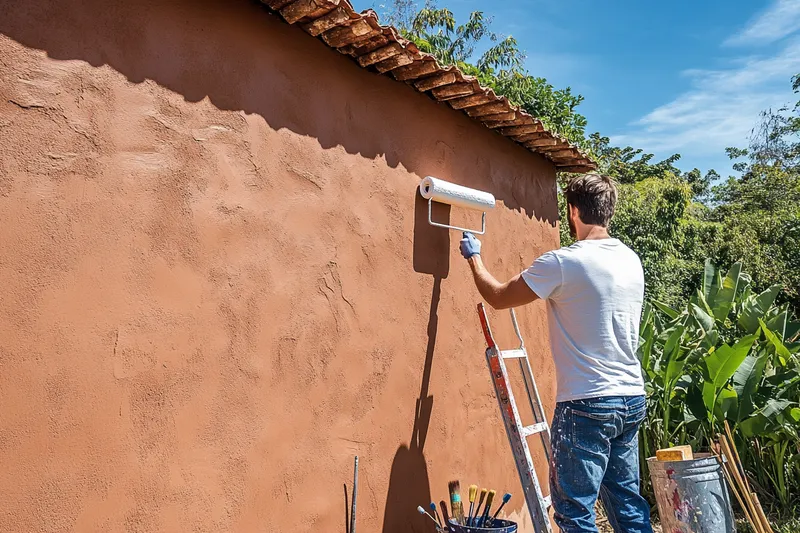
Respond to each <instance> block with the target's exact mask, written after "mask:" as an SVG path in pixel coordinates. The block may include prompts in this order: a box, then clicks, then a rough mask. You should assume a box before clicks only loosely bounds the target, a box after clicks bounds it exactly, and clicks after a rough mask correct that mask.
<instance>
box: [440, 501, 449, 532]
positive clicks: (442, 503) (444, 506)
mask: <svg viewBox="0 0 800 533" xmlns="http://www.w3.org/2000/svg"><path fill="white" fill-rule="evenodd" d="M439 507H441V508H442V520H444V525H445V527H447V526H448V524H449V523H450V516H449V515H448V514H447V503H446V502H445V501H444V500H442V501H440V502H439Z"/></svg>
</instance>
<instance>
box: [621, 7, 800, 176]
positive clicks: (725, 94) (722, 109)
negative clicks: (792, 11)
mask: <svg viewBox="0 0 800 533" xmlns="http://www.w3.org/2000/svg"><path fill="white" fill-rule="evenodd" d="M798 3H799V4H800V1H798ZM798 71H800V36H797V37H793V38H790V39H789V40H788V41H787V42H786V43H785V45H784V46H783V47H782V48H781V49H780V50H779V51H777V52H776V53H775V54H774V55H772V56H748V57H742V58H739V59H737V60H736V61H734V62H732V63H731V64H730V66H729V67H728V68H724V69H717V70H700V69H693V70H687V71H685V72H683V75H685V76H688V77H689V78H690V79H691V89H690V90H688V91H686V92H684V93H682V94H680V95H678V96H677V97H676V98H675V99H674V100H672V101H671V102H669V103H666V104H664V105H661V106H659V107H657V108H655V109H654V110H652V111H651V112H649V113H647V114H646V115H645V116H643V117H641V118H640V119H638V120H636V121H635V122H633V123H632V124H631V129H630V130H629V131H628V132H626V133H624V134H622V135H617V136H614V137H612V142H614V143H615V144H617V145H623V146H624V145H631V146H635V147H641V148H643V149H644V150H645V151H648V152H654V153H656V154H657V155H659V156H667V155H670V154H672V153H676V152H677V153H681V154H683V155H684V156H689V157H685V158H684V160H685V162H686V163H690V164H691V163H692V162H693V161H694V160H697V159H706V160H708V159H709V158H715V159H716V158H721V157H724V155H723V153H724V150H725V148H727V147H729V146H742V145H745V144H746V143H747V138H748V137H749V135H750V132H751V130H752V129H753V127H754V126H755V125H756V123H757V122H758V118H759V113H760V112H761V111H763V110H764V109H767V108H773V109H775V108H779V107H782V106H784V105H786V104H787V103H790V102H791V101H792V97H793V96H794V95H793V94H792V92H791V88H790V80H791V77H792V76H793V75H794V74H797V72H798Z"/></svg>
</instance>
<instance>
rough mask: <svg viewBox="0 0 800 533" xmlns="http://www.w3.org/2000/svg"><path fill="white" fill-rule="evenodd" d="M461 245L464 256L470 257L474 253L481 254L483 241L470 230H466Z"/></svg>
mask: <svg viewBox="0 0 800 533" xmlns="http://www.w3.org/2000/svg"><path fill="white" fill-rule="evenodd" d="M460 247H461V255H463V256H464V259H469V258H470V257H472V256H473V255H481V241H479V240H478V239H477V238H476V237H475V235H473V234H472V233H470V232H468V231H465V232H464V238H463V239H461V245H460Z"/></svg>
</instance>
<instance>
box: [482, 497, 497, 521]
mask: <svg viewBox="0 0 800 533" xmlns="http://www.w3.org/2000/svg"><path fill="white" fill-rule="evenodd" d="M495 494H497V491H495V490H490V491H489V494H487V495H486V508H485V509H484V510H483V517H482V518H481V524H480V527H483V526H484V524H486V520H488V519H489V511H490V510H491V508H492V502H493V501H494V495H495Z"/></svg>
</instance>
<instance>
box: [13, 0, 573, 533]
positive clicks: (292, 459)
mask: <svg viewBox="0 0 800 533" xmlns="http://www.w3.org/2000/svg"><path fill="white" fill-rule="evenodd" d="M0 12H2V13H3V15H2V17H0V247H1V248H2V255H0V280H2V287H0V339H1V340H0V465H2V467H0V531H3V532H32V531H37V532H39V531H87V532H88V531H98V532H109V531H114V532H117V531H120V532H123V531H124V532H139V531H147V532H181V531H187V532H189V531H209V532H212V531H213V532H249V531H263V532H277V531H284V532H292V533H301V532H309V531H324V532H334V531H344V522H345V494H344V490H343V485H344V484H345V483H347V485H348V487H349V485H350V484H351V480H352V459H353V455H356V454H357V455H359V456H360V458H361V469H360V485H359V498H358V531H360V532H377V531H383V532H391V533H400V532H404V533H405V532H410V531H416V532H431V531H432V529H431V526H430V524H428V523H426V522H425V521H424V520H423V517H420V516H419V515H417V514H416V506H417V505H418V504H426V503H427V502H430V501H431V499H435V500H436V501H439V500H441V499H444V498H445V497H446V491H447V481H448V480H450V479H460V480H461V482H462V487H463V488H464V491H466V486H468V485H469V484H470V483H479V484H480V485H482V486H487V487H491V488H495V489H497V490H498V492H502V491H505V490H509V491H511V492H513V493H514V494H515V497H514V499H513V500H512V502H511V504H509V506H508V508H509V511H510V515H511V516H512V517H513V518H516V519H518V520H520V521H521V523H522V524H523V526H524V527H523V529H522V530H523V531H530V530H531V529H530V519H529V518H528V517H527V511H526V510H525V509H524V505H523V503H522V495H521V491H520V486H519V481H518V479H517V476H516V471H515V469H514V466H513V460H512V457H511V454H510V451H509V447H508V442H507V440H506V436H505V432H504V430H503V427H502V423H501V419H500V416H499V410H498V407H497V404H496V401H495V398H494V395H493V391H492V388H491V383H490V380H489V375H488V370H487V369H486V366H485V360H484V357H483V352H484V346H485V344H484V340H483V338H482V335H481V333H480V328H479V323H478V320H477V316H476V312H475V304H476V303H477V301H478V300H479V296H478V294H477V293H476V291H475V289H474V287H473V285H472V282H471V280H470V277H469V273H468V269H467V266H466V264H465V262H464V261H463V259H462V258H461V257H460V255H459V254H458V252H457V244H458V239H459V238H460V235H459V234H457V233H455V232H452V233H448V232H447V231H443V230H436V229H434V228H432V227H431V226H429V225H428V224H427V222H426V221H425V219H426V216H427V212H426V204H425V203H424V202H423V201H422V200H421V199H420V198H419V197H418V196H417V192H416V187H417V184H418V183H419V180H420V179H421V178H422V177H424V176H426V175H434V176H439V177H442V178H445V179H450V180H452V181H456V182H459V183H462V184H464V185H467V186H470V187H474V188H479V189H483V190H488V191H490V192H492V193H494V194H495V195H496V196H497V198H498V206H497V208H496V209H494V210H493V211H491V212H490V213H489V216H488V220H487V222H488V234H487V235H486V236H485V238H484V239H483V240H484V257H485V260H486V261H487V262H488V264H489V266H490V268H491V269H492V270H493V271H494V272H495V273H496V274H497V275H498V276H501V277H508V276H511V275H513V274H515V273H517V272H518V271H519V270H520V269H522V268H523V267H524V266H526V265H527V264H528V263H529V262H530V261H531V260H532V259H533V258H535V256H536V255H537V254H540V253H542V252H544V251H545V250H548V249H552V248H554V247H556V246H557V245H558V231H557V224H556V217H557V208H556V195H555V182H554V174H553V169H552V168H551V167H550V166H549V165H548V164H547V163H546V162H545V161H544V160H543V159H541V158H540V157H539V156H536V155H533V154H530V153H528V152H527V151H525V150H524V149H522V148H520V147H518V146H516V145H514V144H513V143H511V142H509V141H508V140H506V139H503V138H501V137H500V136H498V135H495V134H493V133H492V132H490V131H489V130H486V129H485V128H482V127H481V126H480V125H478V124H475V123H474V122H472V121H470V120H469V119H468V118H466V117H465V116H463V115H461V114H459V113H456V112H454V111H452V110H450V109H448V108H446V107H445V106H444V105H441V104H436V103H434V102H433V101H431V100H429V99H427V98H426V97H425V96H424V95H420V94H417V93H416V92H415V91H413V90H412V89H411V88H409V87H407V86H405V85H403V84H401V83H397V82H394V81H392V80H391V79H387V78H384V77H379V76H376V75H374V74H371V73H369V72H366V71H363V70H361V69H360V68H358V66H357V65H355V64H353V63H352V62H351V61H349V60H348V59H347V58H345V57H342V56H340V55H338V54H337V53H336V52H334V51H331V50H329V49H327V48H326V47H325V46H324V45H323V44H322V43H320V42H318V41H316V40H315V39H313V38H311V37H309V36H308V35H306V34H305V33H303V32H302V31H301V30H300V29H298V28H293V27H289V26H287V25H285V24H283V23H282V22H280V20H279V19H278V18H277V17H275V16H274V15H271V14H269V13H268V12H267V11H266V10H265V9H263V8H262V7H261V6H260V5H258V4H257V3H255V2H252V3H251V2H248V1H245V0H242V1H230V2H223V1H220V2H216V3H214V2H210V3H209V2H197V1H191V2H190V1H188V0H187V1H179V2H152V3H149V4H148V3H145V2H136V1H128V2H124V3H122V2H114V1H112V2H108V1H102V2H101V1H100V0H80V1H79V0H70V1H64V2H49V1H46V0H28V1H26V2H11V1H10V0H2V1H0ZM435 216H437V217H439V218H440V219H447V218H449V219H450V220H451V221H452V222H453V223H471V224H475V223H478V222H479V220H480V216H479V214H477V213H474V212H473V213H469V212H464V211H462V210H459V209H455V208H453V209H452V210H450V211H449V212H448V210H446V209H438V210H437V212H436V213H435ZM520 317H521V320H522V326H523V331H524V332H525V334H526V336H527V337H528V341H529V346H530V348H531V351H532V354H533V358H534V367H535V371H536V373H537V376H538V378H539V382H540V385H541V388H542V394H543V398H544V401H545V403H546V404H547V406H548V409H550V408H552V401H553V397H554V394H553V393H554V390H553V389H554V381H553V368H552V361H551V359H550V356H549V352H548V350H547V348H546V342H547V339H546V327H545V326H546V319H545V314H544V307H543V304H541V303H536V304H534V305H532V306H530V307H529V308H527V309H524V310H522V311H521V313H520ZM492 319H493V320H494V321H495V323H496V324H497V329H498V336H499V337H500V338H501V340H503V341H504V342H505V343H506V344H507V345H508V344H510V342H511V340H512V335H511V330H510V328H509V327H508V317H507V315H506V314H500V313H492ZM537 464H538V466H539V467H540V468H542V470H541V472H540V473H541V474H542V475H545V473H546V472H545V471H544V469H543V466H544V465H543V463H542V460H541V455H540V454H539V453H537ZM545 479H546V478H545Z"/></svg>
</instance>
